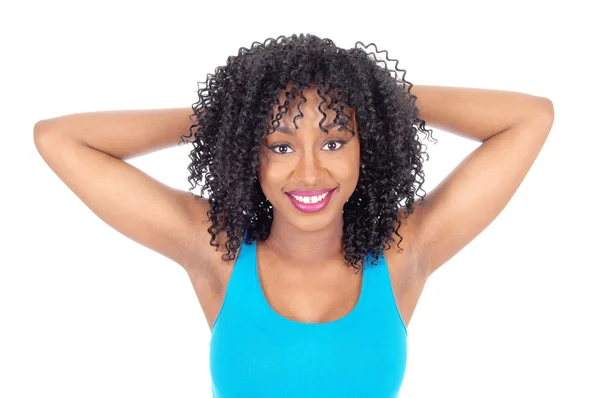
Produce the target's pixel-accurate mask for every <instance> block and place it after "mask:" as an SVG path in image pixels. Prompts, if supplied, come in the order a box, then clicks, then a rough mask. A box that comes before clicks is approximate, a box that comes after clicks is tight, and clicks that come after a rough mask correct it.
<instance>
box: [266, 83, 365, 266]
mask: <svg viewBox="0 0 600 398" xmlns="http://www.w3.org/2000/svg"><path fill="white" fill-rule="evenodd" d="M290 87H291V85H290V84H288V88H290ZM296 95H297V96H296V98H295V99H294V101H293V102H291V103H290V105H289V107H288V112H287V113H286V114H285V115H284V116H283V118H282V119H280V126H285V127H287V128H288V129H289V130H290V131H291V132H295V135H288V134H285V133H283V132H279V131H276V132H274V133H272V134H269V135H268V136H267V138H266V139H265V141H264V142H263V146H262V147H261V150H260V151H259V159H260V164H259V170H258V180H259V183H260V186H261V188H262V190H263V192H264V194H265V196H266V197H267V198H268V199H269V202H270V203H271V205H272V206H273V223H272V227H271V233H270V235H269V237H268V238H267V239H266V240H265V241H264V242H259V243H258V244H259V245H260V246H263V245H264V246H265V247H266V248H267V249H268V251H269V253H270V255H271V256H274V257H273V260H274V261H277V262H278V263H279V264H282V265H283V266H284V267H288V266H290V267H294V268H301V269H303V270H307V271H308V270H311V271H312V270H317V269H319V270H323V268H324V267H326V266H328V265H331V266H333V267H337V268H339V267H340V264H343V263H344V262H345V260H344V250H343V246H342V235H343V225H344V224H343V214H342V210H343V206H344V204H345V203H346V201H347V200H348V199H349V198H350V196H351V195H352V193H353V192H354V190H355V188H356V186H357V183H358V177H359V167H360V143H359V139H358V131H357V129H356V115H355V112H354V110H353V109H348V108H345V109H344V111H345V113H346V114H349V115H350V116H351V118H352V119H351V121H350V122H349V123H350V124H349V127H350V128H351V129H352V130H353V131H355V132H356V134H355V135H354V136H352V133H350V132H349V131H348V130H346V129H344V130H342V131H338V127H337V126H336V127H331V128H329V134H327V133H325V132H323V131H321V129H320V127H319V122H320V121H321V119H322V118H323V114H322V113H321V112H320V111H319V109H318V106H319V103H321V101H322V99H321V98H320V97H319V95H318V93H317V88H316V86H311V88H310V89H308V88H305V89H304V96H305V98H306V100H307V102H305V103H303V104H302V105H301V110H302V114H303V116H301V117H299V118H297V119H296V125H297V126H298V128H296V127H295V125H294V122H293V119H294V116H296V115H298V109H297V103H298V101H299V100H301V97H300V96H299V93H297V94H296ZM284 101H285V92H281V94H280V97H279V102H280V103H281V104H283V103H284ZM321 109H322V110H323V111H324V112H325V113H326V114H327V118H326V119H325V121H324V122H323V126H326V125H328V124H329V123H332V122H333V120H334V118H335V115H336V114H335V111H334V110H333V109H331V110H329V109H327V107H326V104H325V103H324V104H323V105H322V106H321ZM273 112H274V113H273V115H276V114H277V106H275V107H274V109H273ZM335 139H341V140H343V141H345V142H346V143H345V144H341V143H335V142H334V140H335ZM273 146H274V147H273ZM268 147H271V149H269V148H268ZM275 152H279V153H282V155H278V154H276V153H275ZM331 188H336V190H335V191H334V192H332V193H331V194H330V195H332V196H331V198H330V201H329V203H328V205H327V206H326V207H325V208H324V209H323V210H321V211H319V212H316V213H304V212H301V211H300V210H298V209H296V207H295V206H294V205H293V204H292V203H291V201H290V199H289V198H288V196H287V195H286V194H285V192H290V191H296V190H317V189H331ZM278 260H283V261H278Z"/></svg>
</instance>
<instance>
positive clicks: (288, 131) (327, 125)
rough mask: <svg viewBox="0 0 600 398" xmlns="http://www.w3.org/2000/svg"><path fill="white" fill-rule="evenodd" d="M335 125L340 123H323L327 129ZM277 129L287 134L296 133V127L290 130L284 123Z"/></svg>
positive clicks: (276, 129)
mask: <svg viewBox="0 0 600 398" xmlns="http://www.w3.org/2000/svg"><path fill="white" fill-rule="evenodd" d="M335 126H338V124H337V123H329V124H325V125H323V127H324V128H326V129H327V130H330V129H332V128H334V127H335ZM275 131H279V132H281V133H283V134H287V135H296V129H294V130H290V129H289V128H287V127H286V126H282V125H279V127H277V128H275ZM323 132H324V131H323Z"/></svg>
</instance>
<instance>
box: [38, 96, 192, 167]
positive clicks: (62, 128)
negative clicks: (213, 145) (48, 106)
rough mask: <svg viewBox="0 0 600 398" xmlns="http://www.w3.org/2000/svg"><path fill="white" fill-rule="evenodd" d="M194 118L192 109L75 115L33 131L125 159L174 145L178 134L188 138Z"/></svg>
mask: <svg viewBox="0 0 600 398" xmlns="http://www.w3.org/2000/svg"><path fill="white" fill-rule="evenodd" d="M193 115H194V112H193V110H192V108H191V107H189V108H171V109H148V110H121V111H104V112H87V113H76V114H72V115H66V116H59V117H55V118H52V119H48V120H41V121H39V122H37V124H36V125H35V128H34V130H35V131H44V132H51V134H54V135H60V136H61V137H63V138H69V139H71V140H74V141H77V142H79V143H83V144H86V145H87V146H89V147H91V148H94V149H97V150H99V151H102V152H104V153H106V154H108V155H110V156H113V157H115V158H118V159H123V160H127V159H131V158H134V157H137V156H141V155H145V154H148V153H151V152H155V151H158V150H161V149H165V148H168V147H172V146H175V145H177V143H178V142H179V141H180V136H181V135H184V134H185V135H186V136H187V135H189V130H190V127H191V125H192V121H191V120H190V117H191V116H193ZM192 120H196V119H195V117H193V118H192ZM45 134H47V133H45Z"/></svg>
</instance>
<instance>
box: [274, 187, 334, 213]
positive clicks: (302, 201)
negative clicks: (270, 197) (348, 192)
mask: <svg viewBox="0 0 600 398" xmlns="http://www.w3.org/2000/svg"><path fill="white" fill-rule="evenodd" d="M335 190H336V188H334V189H332V190H331V191H328V192H325V193H323V194H321V195H314V196H296V195H293V194H291V193H288V192H286V193H285V194H286V195H287V196H288V198H290V201H291V202H292V204H293V205H294V206H295V207H296V208H297V209H298V210H300V211H301V212H304V213H315V212H317V211H321V210H323V209H324V208H325V206H327V203H329V201H330V200H331V196H332V195H333V193H334V191H335ZM307 202H308V203H307Z"/></svg>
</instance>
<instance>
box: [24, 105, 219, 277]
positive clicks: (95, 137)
mask: <svg viewBox="0 0 600 398" xmlns="http://www.w3.org/2000/svg"><path fill="white" fill-rule="evenodd" d="M191 113H192V112H191V109H187V108H178V109H165V110H141V111H116V112H95V113H83V114H75V115H68V116H62V117H58V118H54V119H49V120H43V121H41V122H38V123H37V124H36V125H35V128H34V142H35V145H36V148H37V150H38V152H39V153H40V155H41V156H42V158H43V159H44V161H45V162H46V163H47V164H48V166H49V167H50V168H51V169H52V171H53V172H54V173H55V174H56V175H57V176H58V177H59V178H60V179H61V180H62V181H63V182H64V183H65V185H67V187H68V188H69V189H71V191H72V192H73V193H74V194H75V195H76V196H77V197H78V198H79V199H80V200H81V201H82V202H83V203H84V204H85V205H86V206H87V207H88V208H89V209H90V210H91V211H92V212H93V213H94V214H96V215H97V216H98V217H99V218H100V219H102V220H103V221H104V222H106V223H107V224H108V225H110V226H111V227H112V228H114V229H115V230H117V231H118V232H120V233H122V234H123V235H125V236H127V237H128V238H130V239H132V240H134V241H136V242H138V243H140V244H142V245H143V246H146V247H148V248H150V249H152V250H154V251H156V252H158V253H160V254H162V255H164V256H166V257H168V258H170V259H172V260H173V261H175V262H177V263H178V264H180V265H181V266H183V268H184V269H186V271H188V272H190V271H193V272H194V273H199V272H200V271H204V266H205V265H206V264H209V262H208V261H207V259H208V254H207V253H211V250H210V249H212V248H211V247H210V245H209V241H210V239H209V238H210V235H209V234H208V232H207V226H204V225H202V222H203V221H205V218H206V212H207V211H208V208H209V206H208V202H207V200H206V199H204V198H198V200H195V199H194V197H193V195H192V194H190V193H189V192H186V191H183V190H179V189H175V188H172V187H170V186H168V185H165V184H163V183H161V182H160V181H158V180H156V179H154V178H152V177H151V176H149V175H147V174H146V173H144V172H143V171H141V170H139V169H138V168H136V167H134V166H132V165H131V164H129V163H127V162H126V161H125V159H128V158H132V157H135V156H140V155H143V154H146V153H149V152H153V151H156V150H158V149H162V148H166V147H169V146H174V145H176V144H177V143H178V142H179V139H180V136H181V135H182V134H184V133H185V131H186V130H187V129H188V128H189V126H190V125H191V121H190V120H189V119H188V116H189V115H190V114H191ZM186 135H188V134H186ZM205 255H206V258H204V256H205Z"/></svg>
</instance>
